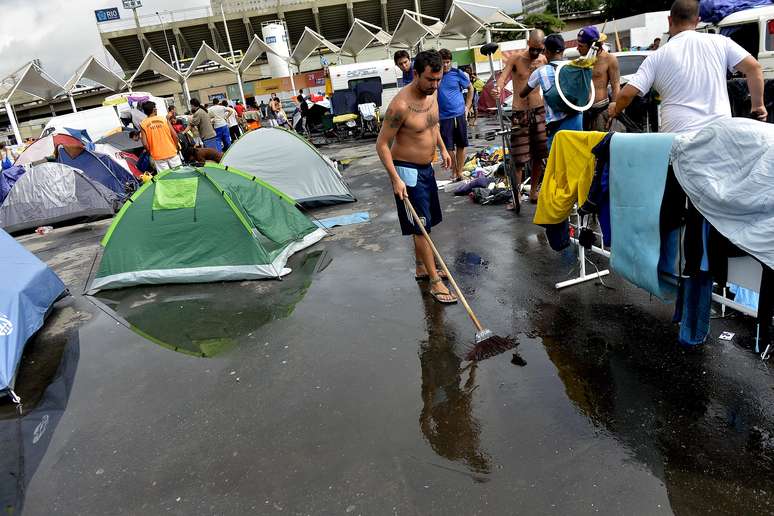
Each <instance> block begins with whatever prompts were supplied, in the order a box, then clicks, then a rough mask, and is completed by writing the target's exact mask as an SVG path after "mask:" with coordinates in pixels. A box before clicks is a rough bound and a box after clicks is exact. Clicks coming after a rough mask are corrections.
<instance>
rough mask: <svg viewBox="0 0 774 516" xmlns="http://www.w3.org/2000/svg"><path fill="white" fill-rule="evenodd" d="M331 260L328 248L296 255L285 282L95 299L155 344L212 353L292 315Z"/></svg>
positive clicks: (172, 288)
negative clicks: (316, 275)
mask: <svg viewBox="0 0 774 516" xmlns="http://www.w3.org/2000/svg"><path fill="white" fill-rule="evenodd" d="M330 262H331V258H330V257H329V255H328V254H327V253H326V252H325V251H324V250H318V251H314V252H311V253H307V254H301V255H296V256H293V257H292V258H291V260H290V261H289V262H288V266H289V267H291V268H292V269H293V272H292V273H291V274H289V275H288V276H286V277H285V278H283V279H282V281H244V282H233V283H198V284H194V285H159V286H151V287H147V286H144V287H132V288H126V289H121V290H108V291H104V292H100V293H99V294H98V295H97V296H96V297H97V299H99V300H100V301H101V302H103V303H105V304H106V305H107V306H109V307H110V308H111V309H113V310H114V311H115V312H116V313H117V314H118V315H119V316H120V317H121V318H123V319H124V320H125V321H126V322H128V323H129V327H130V328H131V329H132V330H133V331H134V332H136V333H138V334H139V335H141V336H143V337H144V338H146V339H148V340H150V341H152V342H155V343H156V344H158V345H160V346H163V347H166V348H169V349H172V350H174V351H178V352H181V353H185V354H189V355H194V356H200V357H213V356H216V355H218V354H220V353H223V352H224V351H226V350H228V349H230V348H232V347H233V346H235V345H236V343H237V342H238V341H239V339H240V338H248V337H250V336H252V334H253V332H255V331H256V330H258V329H259V328H260V327H262V326H264V325H266V324H268V323H270V322H272V321H274V320H277V319H284V318H286V317H288V316H290V314H292V313H293V310H294V309H295V307H296V305H297V304H298V303H299V302H300V301H301V300H302V299H303V298H304V296H305V295H306V292H307V290H308V289H309V286H310V285H311V284H312V277H313V276H314V275H315V274H316V273H318V272H321V271H322V270H324V269H325V268H326V267H327V266H328V265H329V264H330Z"/></svg>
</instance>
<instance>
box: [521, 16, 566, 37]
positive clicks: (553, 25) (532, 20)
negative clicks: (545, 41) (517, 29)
mask: <svg viewBox="0 0 774 516" xmlns="http://www.w3.org/2000/svg"><path fill="white" fill-rule="evenodd" d="M522 23H524V25H526V26H527V27H534V28H536V29H541V30H542V31H543V32H545V33H546V34H553V33H555V32H561V30H562V29H563V28H564V25H565V24H564V22H563V21H562V20H560V19H559V18H557V17H556V16H554V15H553V14H547V13H541V14H528V15H527V16H525V17H524V21H523V22H522Z"/></svg>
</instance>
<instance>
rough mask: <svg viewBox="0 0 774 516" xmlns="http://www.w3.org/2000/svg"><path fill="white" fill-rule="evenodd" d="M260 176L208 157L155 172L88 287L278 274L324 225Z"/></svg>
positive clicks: (108, 243)
mask: <svg viewBox="0 0 774 516" xmlns="http://www.w3.org/2000/svg"><path fill="white" fill-rule="evenodd" d="M295 204H296V203H295V201H294V200H293V199H291V198H290V197H288V196H287V195H285V194H283V193H282V192H280V191H279V190H277V189H275V188H273V187H272V186H269V185H267V184H266V183H264V182H262V181H261V180H260V179H258V178H256V177H254V176H251V175H249V174H245V173H243V172H239V171H237V170H234V169H229V168H226V167H223V166H220V165H215V164H210V163H208V164H207V165H205V166H204V167H201V168H194V167H182V168H177V169H174V170H169V171H165V172H162V173H161V174H158V175H157V176H156V177H154V178H153V180H151V181H149V182H148V183H146V184H144V185H143V186H142V187H141V188H140V189H139V190H137V192H135V193H134V195H132V197H131V198H130V201H129V202H127V203H126V204H124V206H123V208H122V209H121V211H120V212H119V213H118V215H117V216H116V218H115V220H114V221H113V224H112V225H111V226H110V228H109V229H108V232H107V234H106V235H105V237H104V238H103V239H102V242H101V244H102V247H103V248H104V250H103V253H102V260H101V262H100V265H99V268H98V269H97V273H96V274H95V277H94V280H93V281H92V283H91V286H90V291H91V292H96V291H98V290H105V289H112V288H122V287H127V286H131V285H139V284H153V283H202V282H212V281H232V280H246V279H260V278H279V277H282V276H284V275H286V274H288V273H290V269H288V268H286V267H285V264H286V263H287V259H288V257H289V256H290V255H292V254H293V253H295V252H297V251H300V250H301V249H304V248H306V247H309V246H310V245H312V244H314V243H316V242H318V241H319V240H320V239H322V238H323V237H324V236H325V231H324V230H322V229H320V228H318V227H317V226H315V225H314V224H313V223H312V222H311V221H310V220H309V219H308V218H307V217H306V216H305V215H303V214H302V213H301V212H300V211H299V210H298V208H296V206H295Z"/></svg>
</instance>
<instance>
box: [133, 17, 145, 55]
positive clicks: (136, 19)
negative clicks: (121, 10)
mask: <svg viewBox="0 0 774 516" xmlns="http://www.w3.org/2000/svg"><path fill="white" fill-rule="evenodd" d="M132 13H134V25H135V27H137V39H139V40H140V48H141V49H142V55H143V57H145V42H144V41H143V37H142V29H140V17H139V16H137V8H136V7H135V8H134V9H132Z"/></svg>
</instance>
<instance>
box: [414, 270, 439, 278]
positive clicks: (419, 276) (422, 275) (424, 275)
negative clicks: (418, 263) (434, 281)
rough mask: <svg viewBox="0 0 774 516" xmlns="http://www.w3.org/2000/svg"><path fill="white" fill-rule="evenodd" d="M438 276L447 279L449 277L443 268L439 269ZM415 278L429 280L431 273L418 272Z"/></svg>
mask: <svg viewBox="0 0 774 516" xmlns="http://www.w3.org/2000/svg"><path fill="white" fill-rule="evenodd" d="M438 277H439V278H441V279H446V278H447V276H446V273H445V272H443V269H438ZM414 279H415V280H417V281H425V280H429V279H430V275H429V274H427V273H425V274H417V275H416V276H414Z"/></svg>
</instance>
